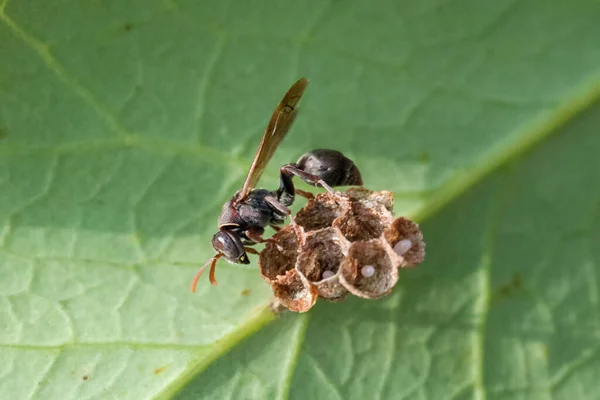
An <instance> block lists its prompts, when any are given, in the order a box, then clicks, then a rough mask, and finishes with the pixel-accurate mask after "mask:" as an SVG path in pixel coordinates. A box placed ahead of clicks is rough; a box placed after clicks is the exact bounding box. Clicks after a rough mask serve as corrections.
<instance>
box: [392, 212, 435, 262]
mask: <svg viewBox="0 0 600 400" xmlns="http://www.w3.org/2000/svg"><path fill="white" fill-rule="evenodd" d="M384 236H385V239H386V240H387V241H388V243H389V244H390V246H392V248H393V249H394V251H395V252H396V253H398V254H399V255H401V256H402V257H404V263H403V264H402V267H413V266H415V265H418V264H420V263H422V262H423V260H424V259H425V242H423V234H422V233H421V230H420V229H419V225H418V224H416V223H415V222H413V221H411V220H410V219H408V218H404V217H399V218H396V219H395V220H394V221H393V222H392V224H391V225H390V226H389V227H388V228H387V229H386V230H385V232H384Z"/></svg>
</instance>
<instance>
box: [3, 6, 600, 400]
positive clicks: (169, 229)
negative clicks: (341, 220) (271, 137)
mask: <svg viewBox="0 0 600 400" xmlns="http://www.w3.org/2000/svg"><path fill="white" fill-rule="evenodd" d="M599 17H600V4H599V3H598V2H596V1H592V0H588V1H586V0H576V1H573V2H568V3H567V2H563V3H560V2H553V3H548V2H544V1H541V0H539V1H533V0H522V1H512V2H474V1H468V0H464V1H459V2H453V3H448V2H442V1H427V2H409V1H404V2H395V1H389V2H380V3H379V4H377V6H374V5H372V4H370V3H366V2H358V1H354V2H316V1H315V2H312V3H311V2H305V3H299V2H292V3H289V2H288V3H285V4H284V3H279V2H265V3H261V4H250V3H246V2H236V3H235V4H234V3H231V4H225V3H216V2H210V3H209V2H194V1H189V0H188V1H179V0H174V1H143V2H142V1H130V2H120V3H119V2H117V3H114V4H113V3H106V2H74V1H68V0H63V1H60V2H44V1H28V2H24V1H17V0H4V2H1V3H0V60H1V62H0V96H1V99H2V101H1V102H0V358H1V359H2V360H3V362H2V363H1V364H0V398H19V399H21V398H43V399H53V398H60V399H80V398H90V397H93V398H131V399H140V398H152V397H162V398H168V397H172V396H176V397H178V398H184V399H187V398H199V397H200V398H203V399H204V398H218V399H221V398H227V397H232V398H236V399H237V398H290V399H295V398H344V399H346V398H365V397H366V396H369V395H374V396H375V397H379V398H425V397H427V398H446V397H456V398H528V399H529V398H549V397H553V398H573V397H574V398H590V397H594V395H595V393H597V391H598V390H599V389H600V388H598V383H597V380H596V377H597V376H598V374H599V372H600V363H599V359H598V357H597V354H598V345H597V343H598V332H599V331H600V330H599V317H598V315H600V314H599V313H598V311H599V310H598V308H599V307H598V278H597V276H598V274H599V271H598V269H599V267H600V266H599V263H600V261H599V260H600V251H599V250H598V249H600V247H599V246H598V243H599V239H600V217H599V216H600V208H599V206H598V204H600V201H599V199H600V193H599V191H600V189H599V188H600V186H598V185H597V182H598V180H599V178H600V176H599V175H600V165H598V164H599V163H600V161H598V159H597V157H596V154H597V153H598V151H600V137H599V136H598V135H597V127H598V126H599V124H600V103H599V102H598V101H597V98H598V94H599V93H600V47H599V46H598V43H600V24H598V23H597V21H598V19H599ZM300 76H307V77H309V78H310V79H311V84H310V86H309V88H308V90H307V93H306V96H305V98H304V99H303V101H302V103H301V106H302V112H301V113H300V116H299V117H298V119H297V121H296V124H295V126H294V128H293V129H292V131H291V132H290V135H289V137H288V138H287V139H286V140H285V142H284V143H283V144H282V146H281V148H280V149H279V150H278V152H277V153H276V154H275V157H274V159H273V161H272V162H271V164H270V165H269V167H268V169H267V171H266V172H265V176H264V177H263V179H262V181H261V185H263V186H264V187H268V188H271V187H275V185H277V168H278V166H279V165H281V164H282V163H285V162H289V161H293V160H295V159H296V158H297V157H299V156H300V155H301V154H302V153H303V152H304V151H307V150H310V149H312V148H316V147H325V148H327V147H331V148H336V149H339V150H342V151H344V152H345V153H347V154H348V155H349V156H350V157H351V158H353V159H354V160H355V161H356V163H357V164H358V165H359V166H360V168H361V170H362V173H363V177H364V179H365V181H366V183H367V186H368V187H369V188H372V189H390V190H394V192H395V193H396V210H397V212H398V213H399V214H403V215H411V216H414V217H416V218H418V219H419V220H425V218H427V220H426V221H425V222H424V224H423V231H424V234H425V239H426V241H427V251H428V254H427V260H426V263H425V264H423V265H421V266H420V267H419V268H416V269H414V270H409V271H405V272H404V273H403V274H402V279H401V282H400V284H399V285H398V287H397V288H396V290H395V292H394V294H393V295H391V296H390V297H388V298H386V299H385V300H382V301H377V302H373V301H364V300H362V301H361V300H347V301H345V302H344V303H339V304H326V303H323V304H321V303H319V304H318V305H317V306H316V307H315V308H314V309H313V310H312V311H311V312H310V313H308V314H305V315H295V314H293V315H285V316H283V317H282V318H280V319H278V320H277V321H276V322H273V323H271V324H270V325H268V326H266V327H264V328H262V329H259V328H261V327H263V326H264V325H265V324H267V323H268V322H269V321H271V320H272V319H273V315H272V314H271V313H270V312H269V311H268V309H267V308H266V305H267V304H268V301H269V299H270V289H269V287H268V286H267V285H266V284H265V283H264V282H263V281H262V279H261V278H260V277H259V275H258V272H257V270H256V266H255V264H251V266H231V265H228V264H226V263H222V264H219V267H218V270H217V278H218V280H219V286H218V287H216V288H215V287H212V286H210V285H209V284H208V282H206V281H202V282H201V284H200V285H199V290H198V293H195V294H192V293H189V281H190V279H191V277H192V276H193V274H194V273H195V270H196V269H197V268H198V267H199V266H200V265H202V263H203V262H204V261H205V260H206V259H208V258H209V257H210V256H211V254H212V253H211V248H210V243H209V242H210V237H211V235H212V234H213V233H214V231H215V229H216V218H217V216H218V214H219V210H220V207H221V205H222V204H223V203H224V202H225V201H226V200H227V199H228V198H229V197H230V196H231V195H232V194H233V193H234V192H235V190H236V189H238V188H239V186H240V185H241V183H242V181H243V179H244V175H245V173H246V171H247V168H248V166H249V165H250V162H251V158H252V155H253V154H254V151H255V149H256V146H257V143H258V141H259V138H260V135H261V134H262V130H263V129H264V127H265V125H266V123H267V121H268V118H269V116H270V114H271V112H272V111H273V108H274V107H275V105H276V103H277V101H279V99H280V98H281V96H282V95H283V93H284V92H285V90H286V89H287V88H288V87H289V86H290V85H291V84H292V83H293V82H294V81H295V80H296V79H297V78H299V77H300ZM298 206H299V204H298ZM257 330H258V332H257V333H256V334H255V335H253V336H252V337H251V338H249V339H248V340H246V341H243V342H240V341H241V340H242V339H243V338H244V337H246V336H248V335H250V334H251V333H253V332H255V331H257ZM238 344H239V345H238ZM236 345H237V346H236ZM232 348H233V351H231V352H230V353H228V354H226V355H225V353H226V352H227V351H229V350H230V349H232Z"/></svg>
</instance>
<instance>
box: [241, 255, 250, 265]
mask: <svg viewBox="0 0 600 400" xmlns="http://www.w3.org/2000/svg"><path fill="white" fill-rule="evenodd" d="M247 261H248V257H246V255H245V254H242V256H241V257H240V262H241V263H246V262H247Z"/></svg>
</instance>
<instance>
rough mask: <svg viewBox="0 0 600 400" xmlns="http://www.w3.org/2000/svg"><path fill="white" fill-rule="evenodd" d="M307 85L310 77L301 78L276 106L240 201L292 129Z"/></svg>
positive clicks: (255, 182)
mask: <svg viewBox="0 0 600 400" xmlns="http://www.w3.org/2000/svg"><path fill="white" fill-rule="evenodd" d="M307 85H308V79H306V78H301V79H300V80H299V81H298V82H296V83H294V84H293V85H292V87H291V88H290V89H289V90H288V91H287V93H286V94H285V96H283V99H281V101H280V102H279V104H278V105H277V108H275V111H274V112H273V115H272V116H271V120H270V121H269V125H267V129H266V130H265V133H264V135H263V137H262V140H261V141H260V145H259V146H258V150H257V152H256V155H255V156H254V161H252V166H251V167H250V171H249V172H248V176H247V177H246V181H245V182H244V186H243V187H242V190H241V191H240V195H239V196H237V199H238V201H241V200H243V199H244V198H245V197H246V196H247V195H248V193H250V190H251V189H252V188H254V187H255V186H256V184H257V183H258V180H259V179H260V176H261V175H262V173H263V171H264V170H265V167H266V166H267V164H268V163H269V160H270V159H271V157H273V153H275V150H276V149H277V147H278V146H279V144H280V143H281V141H282V140H283V138H285V135H286V134H287V133H288V131H289V130H290V126H291V125H292V123H293V122H294V119H295V118H296V104H298V102H299V101H300V98H301V97H302V94H304V90H305V89H306V86H307Z"/></svg>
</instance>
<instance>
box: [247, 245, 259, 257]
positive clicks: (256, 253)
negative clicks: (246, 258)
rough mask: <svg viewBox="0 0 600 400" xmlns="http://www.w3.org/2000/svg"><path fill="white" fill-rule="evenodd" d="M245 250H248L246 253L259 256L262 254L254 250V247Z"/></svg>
mask: <svg viewBox="0 0 600 400" xmlns="http://www.w3.org/2000/svg"><path fill="white" fill-rule="evenodd" d="M244 250H246V253H250V254H255V255H259V254H260V253H259V252H258V250H256V249H253V248H252V247H244Z"/></svg>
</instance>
